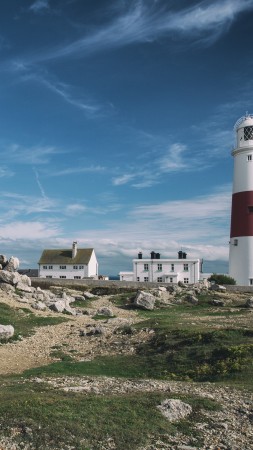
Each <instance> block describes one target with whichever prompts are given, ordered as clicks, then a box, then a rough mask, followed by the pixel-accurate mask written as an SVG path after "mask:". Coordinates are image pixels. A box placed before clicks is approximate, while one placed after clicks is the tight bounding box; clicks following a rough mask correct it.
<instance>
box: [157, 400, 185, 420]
mask: <svg viewBox="0 0 253 450" xmlns="http://www.w3.org/2000/svg"><path fill="white" fill-rule="evenodd" d="M157 409H159V410H160V411H161V413H162V414H163V415H164V416H165V417H166V419H168V420H169V421H170V422H175V421H177V420H181V419H184V418H185V417H187V416H188V415H189V414H191V412H192V407H191V406H190V405H188V403H185V402H182V401H181V400H178V399H166V400H164V401H163V402H162V403H161V405H158V406H157Z"/></svg>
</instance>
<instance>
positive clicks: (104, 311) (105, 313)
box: [96, 307, 114, 317]
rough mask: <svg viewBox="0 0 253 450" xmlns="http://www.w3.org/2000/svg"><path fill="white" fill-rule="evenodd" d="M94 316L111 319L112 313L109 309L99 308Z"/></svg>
mask: <svg viewBox="0 0 253 450" xmlns="http://www.w3.org/2000/svg"><path fill="white" fill-rule="evenodd" d="M96 314H98V315H99V316H106V317H113V316H114V314H113V311H112V310H111V309H110V308H105V307H104V308H100V309H98V310H97V312H96Z"/></svg>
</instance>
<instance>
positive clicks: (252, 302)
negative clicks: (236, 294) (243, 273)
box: [245, 297, 253, 308]
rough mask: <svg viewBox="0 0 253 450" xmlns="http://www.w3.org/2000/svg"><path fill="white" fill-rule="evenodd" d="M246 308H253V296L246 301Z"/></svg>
mask: <svg viewBox="0 0 253 450" xmlns="http://www.w3.org/2000/svg"><path fill="white" fill-rule="evenodd" d="M245 306H246V308H253V297H250V298H248V300H247V301H246V303H245Z"/></svg>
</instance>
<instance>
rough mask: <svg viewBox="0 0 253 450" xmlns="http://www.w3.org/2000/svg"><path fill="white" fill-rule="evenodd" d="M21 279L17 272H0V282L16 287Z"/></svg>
mask: <svg viewBox="0 0 253 450" xmlns="http://www.w3.org/2000/svg"><path fill="white" fill-rule="evenodd" d="M19 279H20V275H19V274H18V273H17V272H8V270H0V282H1V281H2V282H4V283H8V284H11V285H12V286H15V285H16V284H17V283H18V281H19Z"/></svg>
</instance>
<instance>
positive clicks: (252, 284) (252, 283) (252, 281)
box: [249, 278, 253, 286]
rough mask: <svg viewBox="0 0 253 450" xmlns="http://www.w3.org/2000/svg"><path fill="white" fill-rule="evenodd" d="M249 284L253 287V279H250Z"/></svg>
mask: <svg viewBox="0 0 253 450" xmlns="http://www.w3.org/2000/svg"><path fill="white" fill-rule="evenodd" d="M249 284H250V285H251V286H253V278H250V279H249Z"/></svg>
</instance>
